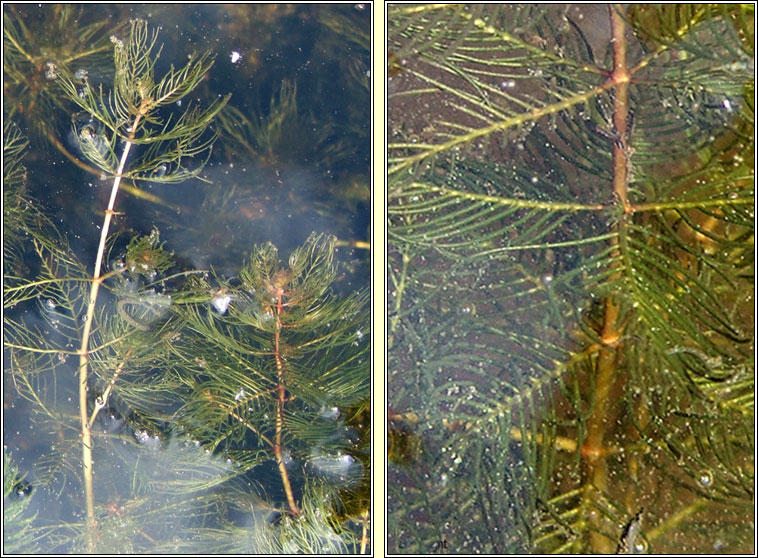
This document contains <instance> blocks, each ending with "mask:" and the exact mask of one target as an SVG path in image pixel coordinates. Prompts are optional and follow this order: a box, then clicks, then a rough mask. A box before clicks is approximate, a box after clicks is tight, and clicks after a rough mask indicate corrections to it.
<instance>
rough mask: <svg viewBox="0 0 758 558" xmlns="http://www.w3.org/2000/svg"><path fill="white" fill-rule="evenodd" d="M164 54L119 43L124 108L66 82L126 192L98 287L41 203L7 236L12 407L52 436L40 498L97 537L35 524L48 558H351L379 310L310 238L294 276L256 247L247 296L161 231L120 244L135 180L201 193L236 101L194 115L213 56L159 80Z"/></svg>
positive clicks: (95, 147)
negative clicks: (135, 555)
mask: <svg viewBox="0 0 758 558" xmlns="http://www.w3.org/2000/svg"><path fill="white" fill-rule="evenodd" d="M157 36H158V33H157V31H150V28H149V26H148V24H147V23H146V22H144V21H139V20H135V21H132V22H131V23H130V25H129V32H128V35H127V36H126V37H121V36H117V35H113V36H112V37H111V39H110V40H111V42H112V48H113V51H114V64H115V73H114V78H113V88H112V89H110V90H109V89H108V88H107V87H105V86H103V85H100V84H98V83H96V82H94V80H92V81H91V80H90V79H89V78H88V76H87V74H86V73H85V74H82V75H79V76H71V75H60V76H58V77H57V78H56V79H57V80H58V83H59V85H60V87H61V88H62V90H63V91H65V92H66V93H67V95H68V97H69V100H70V102H71V103H73V104H75V105H76V106H78V109H79V110H80V111H81V112H80V113H78V115H77V116H76V117H75V118H74V119H73V126H74V131H75V138H76V139H77V142H78V144H79V147H80V149H81V153H82V154H83V156H84V157H86V159H87V161H88V164H89V165H91V166H93V167H96V168H97V169H98V171H99V172H101V173H102V178H101V181H102V182H103V183H104V182H106V181H107V182H108V184H109V185H110V192H111V193H110V197H109V201H108V205H107V207H106V209H105V216H104V219H103V223H102V225H101V227H100V240H99V242H98V244H97V253H96V255H95V258H94V260H95V264H94V271H91V272H90V271H88V268H90V266H91V264H85V263H82V262H81V261H80V259H79V258H78V257H77V256H76V255H75V252H74V250H73V249H72V248H71V247H70V246H69V242H68V238H67V237H66V236H64V235H61V234H60V233H59V232H58V231H57V230H56V228H55V227H53V226H52V224H50V223H49V222H44V224H45V226H41V225H40V222H41V221H37V220H35V219H33V218H31V217H30V216H31V215H32V213H30V212H31V211H32V207H33V205H32V204H26V205H24V204H21V203H19V204H16V208H17V209H16V210H17V211H18V212H19V214H23V215H25V216H24V217H23V218H21V217H19V218H18V219H14V220H11V221H9V222H10V223H11V224H13V225H14V226H15V228H16V231H15V232H16V234H17V235H18V236H19V237H23V238H27V239H28V240H26V241H25V245H26V249H25V250H24V251H23V254H22V257H20V258H19V259H20V260H23V263H24V264H25V265H26V270H25V272H22V271H19V272H18V273H14V274H13V275H12V276H8V277H4V281H5V289H4V305H5V307H6V310H7V312H6V317H5V333H6V335H5V349H6V354H7V355H8V357H9V358H8V362H9V371H10V373H11V374H12V376H11V378H12V382H13V386H14V390H13V392H12V395H9V397H17V396H18V395H20V396H21V397H22V398H23V400H24V402H23V404H24V405H27V404H28V405H30V408H31V409H32V416H31V418H30V419H29V420H30V421H31V423H32V424H34V426H35V428H36V429H38V431H39V430H42V431H44V432H53V433H54V435H53V436H52V438H51V439H50V440H49V441H48V444H49V446H48V447H46V448H45V450H44V451H42V452H41V454H40V455H39V457H38V458H37V459H36V462H35V480H34V482H35V483H36V484H37V485H38V487H39V488H40V490H38V493H39V492H42V489H44V490H45V491H46V492H48V493H49V492H50V491H56V492H57V493H58V495H60V494H62V493H66V494H67V495H72V500H73V502H72V507H73V513H74V514H76V515H79V516H80V517H82V518H83V520H82V521H81V522H79V521H74V522H65V521H63V522H57V523H56V524H55V525H52V526H51V525H49V524H40V523H39V520H35V521H32V524H31V525H32V528H33V529H34V533H35V537H38V536H39V537H42V538H44V545H45V548H46V550H48V551H52V550H58V551H84V552H96V551H99V550H103V549H112V548H120V549H122V550H123V551H133V552H143V551H153V552H171V551H189V552H194V551H197V550H198V549H200V550H203V549H206V550H208V551H214V550H215V551H222V552H250V551H251V550H252V551H261V552H267V551H270V552H276V551H282V549H288V550H290V551H291V550H293V549H297V550H304V549H308V548H309V549H317V548H321V549H325V548H330V549H332V550H333V551H340V552H349V551H351V550H354V549H356V548H358V547H359V546H360V544H361V542H360V541H359V540H358V539H359V536H360V533H361V532H365V530H366V526H365V525H364V524H363V523H362V519H361V518H362V516H363V515H364V514H366V513H367V506H368V504H367V498H365V497H364V499H363V503H362V504H361V505H360V506H359V507H358V508H356V509H354V510H352V512H351V513H350V514H349V516H346V515H344V514H343V515H340V514H341V513H342V512H341V508H342V499H341V497H340V491H341V490H343V489H345V488H347V489H350V490H354V491H358V490H361V488H360V487H363V486H364V484H365V475H367V474H368V471H367V468H366V467H365V466H363V465H362V463H363V462H364V461H365V459H366V455H368V442H367V440H366V439H365V438H364V437H361V436H360V435H359V432H358V430H357V427H354V426H348V425H347V419H346V416H350V415H351V412H352V410H353V409H355V408H359V407H360V406H361V405H362V404H365V401H366V400H367V399H368V388H369V372H368V371H369V362H368V354H369V343H368V340H369V335H370V328H369V325H368V316H369V312H368V297H367V295H366V294H365V292H363V293H358V294H355V295H352V296H347V297H340V298H337V297H336V296H334V295H333V294H332V293H331V291H330V285H331V284H332V282H333V281H334V280H335V274H336V267H335V266H334V263H333V257H334V250H335V246H334V245H335V239H334V238H333V237H329V236H326V235H316V234H314V235H312V236H311V238H309V239H308V241H307V242H306V243H305V244H304V245H303V246H302V247H301V248H299V249H297V250H295V251H293V253H292V254H291V255H290V257H289V259H288V265H287V266H283V265H282V263H281V262H280V261H279V256H278V253H277V251H276V249H275V248H274V247H273V245H271V244H267V245H263V246H260V247H254V248H253V249H252V252H251V255H250V259H249V262H248V263H247V264H246V265H244V266H241V270H240V271H239V280H230V279H228V278H223V277H219V276H216V275H214V274H212V273H210V272H209V271H207V270H195V269H187V268H186V267H183V266H180V265H178V264H177V263H176V262H175V260H176V258H175V257H174V256H173V254H171V253H170V252H168V251H167V250H166V248H165V243H164V242H161V239H160V233H159V231H158V230H157V229H153V230H152V231H151V232H149V233H148V234H144V235H139V234H136V235H135V234H133V233H132V232H131V231H127V230H120V231H117V232H116V233H115V234H113V233H112V232H111V229H112V228H113V227H112V225H113V223H114V221H115V222H116V223H117V222H118V219H119V216H120V215H121V214H122V213H120V212H119V211H118V205H117V203H116V201H117V196H118V193H119V190H120V186H121V181H122V180H126V179H129V180H137V181H146V180H149V181H150V182H161V183H179V182H182V181H184V180H186V179H188V178H191V177H196V176H198V174H199V173H200V172H201V170H202V168H203V165H204V163H205V162H206V161H207V160H208V157H209V156H210V149H211V147H212V145H213V142H214V140H215V139H216V133H214V132H213V131H211V130H209V125H210V124H211V122H212V121H213V119H214V118H215V116H216V115H217V114H218V113H219V111H220V110H221V109H222V108H223V107H224V105H225V103H226V101H227V99H228V97H220V96H219V97H218V98H217V99H215V100H214V101H213V102H212V103H210V106H208V107H207V108H205V109H200V108H196V107H194V106H193V102H190V103H188V102H187V96H188V95H189V94H190V93H192V92H193V91H195V89H196V86H197V85H198V84H199V83H200V81H201V80H202V79H203V76H204V75H205V74H206V73H207V72H208V70H209V69H210V67H211V64H212V62H213V60H212V57H211V56H210V55H207V54H206V55H199V56H198V55H193V56H191V57H190V60H189V62H188V63H187V64H186V65H185V66H184V67H182V68H180V69H175V68H174V67H173V66H172V67H171V68H170V69H169V70H168V72H167V73H166V74H165V75H164V77H162V78H161V79H158V78H157V77H156V76H155V73H156V63H157V60H158V55H159V54H160V52H161V48H160V47H159V46H158V44H157ZM179 101H183V102H182V103H181V104H180V103H179ZM5 139H6V146H10V148H9V149H7V150H6V152H5V153H4V154H5V155H6V156H7V161H12V162H15V163H14V165H9V166H8V167H7V168H8V169H10V171H12V175H13V176H16V177H17V178H18V182H20V183H23V181H24V177H25V175H24V173H23V167H22V166H21V160H20V157H21V154H22V150H23V143H22V142H21V139H20V137H19V136H18V134H16V133H15V132H13V131H12V128H7V129H6V138H5ZM7 161H6V162H7ZM19 192H22V190H19ZM19 199H22V198H19ZM24 212H26V213H24ZM40 320H42V321H40ZM73 374H76V377H77V380H76V382H75V383H72V382H71V381H70V380H69V379H70V378H71V377H72V375H73ZM72 400H74V401H76V408H75V409H72V408H71V406H70V405H69V404H68V401H72ZM19 403H21V400H19ZM112 471H123V472H124V474H120V473H119V474H111V472H112ZM127 473H128V474H127ZM274 481H276V482H274ZM79 485H81V489H80V490H78V487H79ZM276 486H279V487H280V488H278V489H277V488H276ZM77 492H80V493H81V499H80V500H79V501H77V499H76V497H75V496H73V495H74V494H76V493H77ZM58 500H60V499H58ZM66 501H67V500H63V501H62V502H61V503H60V504H56V505H61V506H65V505H66ZM79 510H83V511H82V512H79ZM282 516H291V517H282ZM277 518H278V519H277ZM39 537H38V538H39ZM364 548H365V544H364ZM209 549H211V550H209Z"/></svg>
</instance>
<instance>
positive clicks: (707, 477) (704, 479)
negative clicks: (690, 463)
mask: <svg viewBox="0 0 758 558" xmlns="http://www.w3.org/2000/svg"><path fill="white" fill-rule="evenodd" d="M697 480H698V482H699V483H700V484H701V485H702V486H704V487H705V488H710V487H711V486H713V473H711V472H710V471H709V470H708V469H703V470H702V471H700V472H699V473H698V475H697Z"/></svg>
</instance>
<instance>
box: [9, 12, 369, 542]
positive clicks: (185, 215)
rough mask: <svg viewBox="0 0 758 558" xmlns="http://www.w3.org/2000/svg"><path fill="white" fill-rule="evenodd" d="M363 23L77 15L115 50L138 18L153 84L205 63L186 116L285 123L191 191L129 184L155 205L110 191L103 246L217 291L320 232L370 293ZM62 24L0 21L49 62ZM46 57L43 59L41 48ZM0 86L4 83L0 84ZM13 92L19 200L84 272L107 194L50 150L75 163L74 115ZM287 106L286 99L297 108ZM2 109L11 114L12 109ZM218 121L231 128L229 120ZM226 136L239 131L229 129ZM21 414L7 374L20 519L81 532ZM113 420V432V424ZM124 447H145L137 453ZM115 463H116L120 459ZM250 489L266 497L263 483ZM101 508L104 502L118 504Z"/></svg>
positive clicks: (73, 490) (17, 17) (352, 280)
mask: <svg viewBox="0 0 758 558" xmlns="http://www.w3.org/2000/svg"><path fill="white" fill-rule="evenodd" d="M370 11H371V10H370V8H369V7H367V6H363V5H353V4H342V5H312V6H311V5H252V4H243V5H181V4H180V5H109V6H100V5H87V7H86V10H79V11H77V9H76V8H74V12H73V13H74V14H76V15H75V16H74V19H75V23H74V24H75V25H85V24H89V23H92V22H97V21H102V20H106V21H107V22H108V24H107V25H105V26H104V28H103V31H102V33H104V34H106V36H107V34H108V29H111V28H116V27H118V28H119V29H120V31H117V32H116V34H117V35H120V36H123V35H124V25H126V24H127V22H128V20H130V19H135V18H140V19H145V20H146V21H147V22H148V23H149V26H150V29H154V28H160V34H159V36H158V44H159V45H160V44H163V50H162V52H161V57H160V60H159V62H158V64H157V66H156V76H162V75H163V74H164V73H165V72H166V71H167V70H168V69H169V67H170V66H171V65H174V66H175V67H181V66H182V65H183V64H184V63H185V61H186V59H187V55H188V54H189V53H191V52H203V51H205V50H210V51H212V52H213V53H215V55H216V59H215V64H214V65H213V67H212V68H211V69H210V71H209V72H208V73H207V75H206V76H205V78H204V80H203V82H202V83H201V85H200V86H199V87H198V88H197V89H196V90H195V91H194V92H193V93H192V94H191V95H190V96H189V97H187V99H186V100H187V101H192V102H193V103H194V102H196V101H197V102H199V103H200V104H201V105H204V106H207V104H208V103H209V102H210V101H211V100H213V99H214V98H216V97H217V96H223V95H226V94H228V93H231V99H230V101H229V105H230V106H231V107H234V109H236V110H238V111H239V113H238V114H242V115H244V116H245V117H246V118H247V119H248V120H249V121H251V122H254V123H255V122H257V123H259V124H260V125H261V126H264V127H265V126H266V125H267V123H271V122H272V121H273V120H274V119H275V118H276V117H277V116H279V117H280V118H281V120H282V121H283V122H284V125H283V126H282V127H281V129H280V130H277V131H276V132H273V133H271V134H270V135H269V136H268V138H266V139H267V141H268V143H265V142H262V143H260V144H259V145H257V146H253V148H252V149H251V148H250V146H245V145H242V144H241V143H240V142H236V141H235V140H234V139H233V138H232V137H231V135H230V134H229V133H228V130H227V131H224V130H222V131H221V134H220V136H219V138H218V140H217V142H216V144H215V146H214V149H213V153H212V156H211V158H210V160H209V161H208V163H207V165H206V166H205V168H204V170H203V172H202V174H201V177H202V178H203V180H202V181H201V180H190V181H187V182H185V183H180V184H175V185H165V184H158V183H140V184H138V185H137V186H138V187H139V188H141V189H142V190H144V191H145V192H147V193H148V194H149V195H150V196H153V197H151V198H149V199H144V198H142V197H138V196H135V195H130V194H129V192H128V191H125V190H122V191H121V192H120V193H119V197H118V200H117V202H116V209H117V211H119V212H121V213H123V214H122V215H119V216H117V219H116V220H115V224H114V225H112V228H111V233H114V232H121V231H129V233H130V234H129V235H125V236H126V238H128V237H130V236H132V235H133V234H134V233H139V234H148V233H150V232H151V231H152V230H154V229H157V230H158V231H159V233H160V240H161V242H165V248H166V249H167V250H169V251H171V252H173V253H174V255H175V258H176V260H177V261H179V262H181V263H182V264H183V265H184V266H185V267H186V268H187V269H190V268H191V269H207V270H211V273H212V274H213V275H215V276H218V277H219V278H226V279H229V278H232V277H234V276H235V275H236V273H237V271H238V270H239V268H240V266H241V265H242V263H243V261H244V259H245V258H246V257H247V256H248V255H249V254H250V249H251V247H252V246H253V245H259V244H263V243H265V242H268V241H270V242H272V243H273V244H274V245H275V246H277V248H278V249H279V255H280V258H281V259H282V260H283V261H284V262H286V258H287V257H288V255H289V253H290V251H291V250H293V249H294V248H296V247H297V246H300V245H301V244H303V242H304V241H305V240H306V238H307V237H308V236H309V235H310V234H311V233H312V232H314V231H315V232H318V233H329V234H333V235H335V236H336V237H337V238H338V253H337V259H338V261H339V272H338V275H339V278H338V281H337V283H336V284H335V285H334V286H333V289H334V290H336V291H337V292H340V293H342V294H347V293H351V292H354V291H356V290H358V289H367V288H368V281H369V275H370V274H369V264H370V252H369V250H368V249H367V245H368V240H369V235H370V231H369V226H370V216H369V210H370V163H371V161H370V132H371V112H370V96H369V91H370V82H371V81H370V66H371V60H370V21H371V13H370ZM60 14H61V9H60V7H59V6H56V5H49V4H42V5H38V4H26V5H13V6H9V5H7V4H6V5H5V6H4V17H5V18H6V21H8V20H10V21H13V22H23V25H24V26H25V27H26V28H27V29H28V30H30V31H32V33H33V36H34V37H35V38H36V39H37V40H38V41H39V44H36V45H34V44H32V45H29V48H30V52H31V51H34V52H41V53H44V52H45V49H48V48H53V49H54V48H60V44H61V42H60V41H61V40H62V39H61V37H53V36H46V35H45V33H44V30H45V29H50V27H46V22H49V21H51V20H55V19H56V18H58V17H60ZM38 30H43V31H38ZM64 40H65V38H64ZM47 42H49V43H50V45H53V46H49V47H48V46H46V43H47ZM84 69H87V68H84ZM88 71H89V78H90V82H91V83H93V84H94V83H102V84H103V85H104V88H105V89H106V90H107V89H109V88H110V87H111V84H110V83H109V80H110V79H112V77H110V76H111V74H112V69H110V70H108V69H106V70H102V69H99V68H90V69H88ZM108 71H110V72H111V74H109V73H108ZM35 79H37V78H34V77H31V76H30V78H29V82H28V83H27V84H25V85H26V86H27V87H26V89H27V90H31V91H32V92H34V89H35V87H38V85H39V84H38V82H35ZM5 80H6V82H8V81H11V82H12V80H10V79H9V76H8V75H7V74H6V75H5ZM15 85H18V84H17V83H16V84H15ZM45 85H46V84H45V83H44V82H43V83H42V86H43V87H44V86H45ZM24 90H25V88H24V84H21V85H20V86H19V87H18V88H16V89H14V92H15V93H17V96H15V95H11V96H7V97H6V106H5V111H4V115H5V116H7V115H8V114H12V115H13V116H12V120H13V121H14V123H15V124H16V125H17V126H18V128H19V129H20V130H21V131H22V133H23V134H24V135H25V136H26V137H27V138H28V139H29V140H30V146H29V147H28V148H27V149H26V151H25V155H24V160H23V163H24V165H25V167H26V169H27V181H26V187H27V190H28V194H29V196H30V197H31V198H32V199H35V200H37V202H38V203H39V206H40V207H41V208H43V210H44V212H45V214H46V215H47V216H48V217H49V218H50V219H51V220H52V222H53V223H54V224H55V225H56V227H57V228H58V229H59V231H60V232H61V234H62V235H64V236H65V238H66V239H67V240H68V242H69V243H70V244H71V247H72V248H73V249H74V251H75V252H76V254H77V256H78V257H79V259H80V260H81V261H82V262H84V263H85V264H86V266H87V269H88V270H90V272H91V269H90V268H91V266H92V263H93V262H94V256H95V253H96V251H97V243H98V240H99V235H100V227H101V223H102V215H103V209H104V208H105V206H106V204H107V196H108V193H109V192H110V183H109V182H108V181H107V180H101V179H100V178H99V177H98V176H94V175H92V174H90V173H88V172H87V171H85V170H82V169H80V168H78V167H77V166H75V165H74V164H73V163H72V162H71V161H70V160H69V159H68V158H67V157H66V156H65V155H64V153H63V152H62V150H61V149H59V148H58V147H57V146H56V145H55V143H53V142H51V137H55V138H56V139H57V141H59V142H60V145H62V146H63V147H64V148H65V149H67V150H68V151H69V152H71V153H76V149H77V148H76V142H75V141H73V138H72V133H71V122H72V119H75V118H76V117H77V112H76V109H74V108H72V109H71V110H70V111H66V110H63V109H62V108H61V107H60V106H50V105H49V104H48V105H47V106H45V104H44V103H43V102H42V101H40V102H39V103H38V104H33V103H30V102H29V100H28V97H24V96H23V91H24ZM6 91H8V88H7V87H6ZM287 95H292V96H293V97H294V104H296V109H294V108H293V107H292V106H291V104H292V97H287ZM40 98H41V97H40ZM286 98H289V99H290V102H291V104H290V110H289V111H286V109H283V108H282V107H283V106H284V105H285V104H286V103H285V102H283V99H286ZM14 101H17V102H18V104H17V105H15V106H14V105H13V103H14ZM45 110H46V111H47V112H44V111H45ZM11 111H12V112H11ZM277 111H281V113H278V112H277ZM230 114H232V115H234V114H235V113H230ZM230 120H231V121H232V123H231V127H232V128H234V127H235V123H234V122H233V120H234V118H233V116H232V117H230ZM237 127H238V128H240V129H241V127H240V126H239V123H237ZM135 156H138V153H137V154H136V155H135ZM106 265H107V262H106ZM13 311H15V312H22V313H24V314H25V316H24V319H26V320H32V321H33V320H34V319H35V318H34V317H33V316H32V315H31V314H34V313H40V312H42V311H43V310H42V309H41V308H40V306H39V305H37V307H36V308H31V307H29V306H26V307H24V308H23V309H13ZM40 321H41V320H40ZM6 358H7V354H6ZM70 361H73V359H70ZM75 368H76V366H75V364H74V363H73V362H71V375H70V377H69V378H68V379H65V380H64V381H61V380H60V379H59V380H58V381H59V382H60V384H59V385H57V386H56V388H55V389H56V390H57V391H58V396H59V397H58V399H59V400H61V399H62V400H63V401H64V402H65V399H66V397H68V398H69V399H68V400H69V401H70V408H69V409H67V412H70V413H76V410H75V409H76V396H75V384H76V381H75V378H76V377H75V373H74V372H75ZM366 373H367V374H368V373H369V372H368V366H367V372H366ZM58 376H62V375H60V374H58ZM69 382H70V383H69ZM30 413H33V409H32V407H31V405H30V404H29V403H28V402H27V401H24V400H23V399H21V398H19V397H18V396H17V395H16V394H15V393H14V387H13V382H12V380H10V377H9V374H8V364H7V362H6V365H5V366H4V421H3V437H4V447H5V448H6V449H7V450H9V451H10V452H11V453H12V455H13V459H14V462H15V464H16V465H17V466H18V467H19V472H20V474H22V475H25V479H26V481H28V482H29V483H31V487H32V504H31V505H30V509H29V512H31V513H35V512H36V513H37V514H38V521H41V522H47V523H55V522H63V523H65V522H68V521H81V517H80V515H79V514H80V509H81V505H82V502H81V495H80V493H79V483H78V481H76V480H74V481H65V482H64V483H63V485H62V486H61V485H58V487H57V489H58V492H57V493H52V492H49V491H47V490H46V489H45V488H44V487H39V486H38V483H37V479H36V478H35V475H36V473H35V471H36V469H37V466H38V465H39V460H40V459H49V458H50V456H49V453H50V448H51V444H53V445H54V443H55V439H56V437H57V436H58V435H59V434H60V432H58V433H55V432H48V431H40V429H39V428H37V427H36V422H35V421H34V420H30ZM110 418H111V420H112V421H116V422H118V421H119V420H121V419H119V417H118V416H113V417H110ZM106 422H107V418H106ZM117 427H118V424H115V425H114V424H111V425H110V426H109V425H108V424H106V425H105V426H104V428H105V429H106V430H107V429H108V428H114V429H115V428H117ZM136 435H137V436H138V435H139V433H136ZM137 441H138V442H142V441H141V440H139V438H137ZM74 451H78V450H74ZM121 451H124V452H126V453H127V454H128V453H129V451H130V450H129V449H128V448H125V449H122V450H121ZM198 455H199V453H198ZM122 457H123V456H122ZM320 458H321V456H318V455H317V456H316V459H320ZM135 459H136V460H139V459H140V457H137V455H136V454H135V455H132V456H131V457H126V458H125V460H126V462H129V460H135ZM199 459H201V460H202V459H203V458H199ZM159 463H160V460H159V459H157V460H156V467H160V465H159ZM207 466H208V469H209V471H211V470H213V471H217V472H218V471H223V470H224V469H225V467H226V465H224V464H223V463H222V462H221V464H219V461H218V460H216V461H211V460H210V459H209V461H208V463H207ZM201 467H202V464H201ZM96 468H97V465H96ZM69 474H71V475H80V472H77V471H70V472H69ZM105 474H115V475H124V482H122V483H120V484H122V485H123V488H124V489H125V490H128V488H129V487H128V485H129V482H128V481H127V480H126V478H127V477H128V471H117V472H113V473H105ZM257 482H263V483H265V478H264V479H257ZM118 484H119V483H114V485H118ZM264 488H265V487H264ZM111 497H112V499H117V498H118V495H117V494H114V495H111ZM264 515H265V514H264ZM37 542H38V543H40V544H41V548H42V549H43V550H46V551H51V550H53V549H55V550H56V551H60V550H63V551H65V550H66V548H67V547H66V545H63V546H59V545H60V544H61V541H60V540H54V539H50V540H42V541H37ZM142 542H143V543H144V542H145V541H144V540H143V541H142ZM183 551H192V550H191V547H190V548H184V549H183Z"/></svg>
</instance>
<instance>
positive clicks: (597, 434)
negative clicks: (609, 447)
mask: <svg viewBox="0 0 758 558" xmlns="http://www.w3.org/2000/svg"><path fill="white" fill-rule="evenodd" d="M621 9H622V8H621V7H620V6H618V5H611V6H609V12H610V23H611V35H612V38H611V42H612V44H613V73H612V75H611V81H613V82H614V83H615V84H616V86H615V88H614V90H613V93H614V95H613V126H614V132H615V133H614V136H615V138H616V140H615V142H614V145H613V193H614V196H615V198H616V200H617V201H618V203H620V204H621V206H622V207H623V209H624V214H625V215H628V214H629V213H630V211H631V209H630V205H629V201H628V198H627V189H628V182H629V156H630V146H629V133H628V132H629V130H628V129H627V126H628V124H627V123H628V115H629V102H628V84H629V70H628V67H627V58H626V37H625V31H626V24H625V22H624V20H623V17H622V16H621ZM623 227H624V219H621V220H619V222H617V223H616V224H615V225H614V228H615V229H616V230H615V231H614V232H619V233H622V232H623V231H622V229H623ZM610 242H611V243H612V245H614V246H618V245H619V237H613V238H611V240H610ZM614 256H615V257H614V260H613V263H612V264H611V265H612V266H614V267H618V265H619V264H618V261H619V260H618V256H619V253H618V251H617V250H616V251H615V254H614ZM619 310H620V308H619V305H618V302H617V301H616V300H614V298H613V297H608V298H607V299H606V300H605V311H604V316H603V325H602V329H601V331H600V339H601V341H602V343H603V345H604V346H603V348H602V349H601V350H600V353H599V354H598V356H597V360H596V370H595V392H594V407H593V411H592V415H591V417H590V419H589V421H588V423H587V438H586V440H585V442H584V445H583V447H582V455H583V456H584V458H585V460H586V464H587V478H588V480H589V481H590V484H591V486H592V487H593V488H594V489H595V490H599V491H601V492H605V491H606V488H607V485H608V471H607V463H606V459H605V451H604V448H603V443H604V437H605V432H606V430H607V428H608V425H609V422H610V416H609V411H610V400H611V392H612V388H613V387H614V385H615V383H616V381H617V380H618V377H617V374H616V371H617V369H616V358H617V351H618V343H616V341H617V340H618V339H620V338H621V336H622V332H621V330H620V324H619ZM590 492H594V491H589V492H588V493H587V494H588V495H589V494H590ZM590 539H591V540H590V546H591V548H592V549H593V551H595V552H600V553H610V552H612V551H613V548H612V541H611V540H610V539H608V538H607V537H605V536H603V535H602V534H600V533H599V532H598V530H596V529H592V530H591V535H590Z"/></svg>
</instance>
